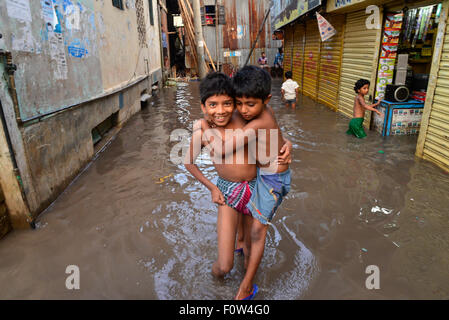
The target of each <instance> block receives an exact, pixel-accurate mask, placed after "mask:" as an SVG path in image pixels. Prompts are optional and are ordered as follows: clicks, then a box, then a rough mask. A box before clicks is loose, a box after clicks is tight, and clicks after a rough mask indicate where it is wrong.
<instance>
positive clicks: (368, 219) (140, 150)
mask: <svg viewBox="0 0 449 320" xmlns="http://www.w3.org/2000/svg"><path fill="white" fill-rule="evenodd" d="M280 84H281V83H280V82H279V81H275V82H274V84H273V99H272V103H271V105H272V106H273V108H274V110H275V111H276V116H277V119H278V122H279V124H280V126H281V128H282V130H283V132H284V133H285V135H287V136H288V137H289V138H290V139H291V141H292V142H293V145H294V151H293V163H292V165H291V168H292V170H293V177H292V190H291V192H290V194H289V195H288V196H287V199H286V200H285V202H284V203H283V205H282V207H281V208H280V210H279V211H278V212H277V214H276V216H275V219H274V221H273V226H272V227H270V228H269V231H268V237H267V243H266V250H265V255H264V258H263V260H262V263H261V266H260V269H259V271H258V274H257V277H256V283H257V284H258V285H259V287H260V291H259V294H258V295H257V297H256V299H267V300H269V299H448V298H449V281H448V279H449V232H448V227H449V209H448V208H449V197H448V195H449V175H448V174H446V173H444V172H443V171H442V170H441V169H439V168H438V167H436V166H435V165H433V164H431V163H429V162H425V161H421V160H419V159H417V158H415V157H414V151H415V145H416V137H407V136H404V137H389V138H382V137H380V136H379V135H378V134H377V133H375V132H372V131H370V132H368V137H367V138H366V139H364V140H358V139H356V138H354V137H350V136H347V135H346V134H345V131H346V128H347V124H348V119H346V118H344V117H343V116H341V115H339V114H337V113H334V112H332V111H330V110H329V109H328V108H326V107H324V106H322V105H319V104H317V103H315V102H313V101H311V100H310V99H308V98H303V97H301V98H300V99H299V107H298V108H297V110H296V111H292V110H286V109H285V108H284V107H283V106H282V105H281V101H280V96H279V88H280ZM198 102H199V98H198V83H189V84H185V83H182V84H180V85H179V86H177V87H171V88H165V89H163V90H161V92H160V93H159V94H158V95H157V96H156V97H153V99H152V100H151V102H150V104H149V106H148V107H147V108H145V109H143V110H142V111H141V112H139V113H138V114H136V115H135V116H133V118H132V119H131V120H130V121H129V122H128V123H127V124H126V125H125V126H124V128H123V129H122V130H121V131H120V132H119V133H118V134H117V135H116V137H115V139H114V140H113V141H112V142H111V143H110V145H109V146H108V147H107V148H106V149H105V150H104V151H103V152H101V153H100V154H99V155H98V157H97V158H96V159H95V160H93V161H92V162H91V164H90V165H89V166H88V167H87V168H86V169H85V170H84V172H83V173H82V174H81V175H80V176H79V177H78V178H77V179H76V180H75V181H74V182H73V183H72V184H71V185H70V186H69V187H68V188H67V190H66V191H65V192H64V193H63V194H62V195H61V196H60V197H59V198H58V199H57V200H56V201H55V202H54V203H53V204H52V205H51V206H50V207H49V208H48V209H47V210H46V211H45V212H44V213H43V214H41V215H40V216H39V217H38V219H37V229H36V230H24V231H14V232H12V233H10V234H9V235H7V236H6V237H5V238H4V239H3V240H2V241H0V288H1V290H0V298H1V299H15V298H24V299H36V298H37V299H40V298H42V299H54V298H61V299H80V298H83V299H231V298H232V297H233V296H234V294H235V292H236V290H237V288H238V285H239V281H240V280H241V279H242V277H243V266H242V264H243V260H242V258H241V257H236V260H235V266H234V269H233V270H232V271H231V272H230V274H229V275H227V276H226V278H225V280H224V281H218V280H216V279H214V278H213V276H212V275H211V273H210V268H211V264H212V263H213V261H214V260H215V258H216V256H217V250H216V248H217V239H216V229H215V228H216V213H217V208H216V206H215V205H214V204H213V203H211V201H210V195H209V193H208V192H207V189H206V188H205V187H203V186H202V185H201V184H200V183H198V182H197V181H196V180H195V179H193V177H192V176H190V175H189V173H188V172H187V171H186V170H185V168H184V167H183V166H182V165H175V164H173V163H172V162H170V161H169V154H170V150H171V148H172V147H173V146H174V144H175V143H176V142H170V141H169V136H170V134H171V132H172V131H173V130H174V129H179V128H186V129H191V126H192V121H193V120H196V119H198V118H199V117H200V116H201V114H200V108H199V103H198ZM380 150H381V151H384V153H383V154H382V153H379V151H380ZM199 165H200V167H201V168H202V170H204V172H205V173H206V175H207V176H208V177H209V178H210V179H213V180H214V181H216V178H217V176H216V173H215V172H214V170H213V167H212V166H211V165H210V161H209V160H208V159H207V157H203V158H202V160H201V161H199ZM161 178H162V179H161ZM68 265H77V266H78V267H79V269H80V289H79V290H67V289H66V287H65V281H66V278H67V277H68V276H69V275H68V274H66V273H65V271H66V267H67V266H68ZM370 265H375V266H377V267H378V268H379V271H380V289H377V290H376V289H373V290H368V289H367V288H366V286H365V282H366V279H367V277H368V276H369V274H367V273H366V268H367V267H368V266H370Z"/></svg>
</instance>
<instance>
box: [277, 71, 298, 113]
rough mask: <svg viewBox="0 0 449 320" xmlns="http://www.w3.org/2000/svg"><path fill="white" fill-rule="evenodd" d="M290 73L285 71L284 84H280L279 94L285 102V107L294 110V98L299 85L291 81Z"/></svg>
mask: <svg viewBox="0 0 449 320" xmlns="http://www.w3.org/2000/svg"><path fill="white" fill-rule="evenodd" d="M292 76H293V75H292V72H291V71H287V72H286V73H285V78H286V79H287V80H285V82H284V83H283V84H282V87H281V93H282V99H283V100H284V101H285V106H286V107H287V108H288V107H289V106H290V105H291V106H292V109H295V108H296V96H297V95H298V90H299V85H298V83H297V82H296V81H294V80H292Z"/></svg>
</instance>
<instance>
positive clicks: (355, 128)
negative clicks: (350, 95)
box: [346, 79, 381, 138]
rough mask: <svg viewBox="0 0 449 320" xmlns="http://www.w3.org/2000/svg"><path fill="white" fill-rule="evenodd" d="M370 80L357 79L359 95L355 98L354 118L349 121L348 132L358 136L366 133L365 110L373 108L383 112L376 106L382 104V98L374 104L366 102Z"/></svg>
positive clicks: (362, 136)
mask: <svg viewBox="0 0 449 320" xmlns="http://www.w3.org/2000/svg"><path fill="white" fill-rule="evenodd" d="M369 85H370V82H369V81H368V80H365V79H360V80H357V82H356V83H355V86H354V91H355V93H357V96H356V97H355V99H354V110H353V118H352V119H351V121H350V122H349V129H348V131H346V133H347V134H353V135H354V136H356V137H357V138H365V137H366V133H365V129H364V128H363V120H365V110H371V111H374V112H376V113H377V114H378V115H381V112H380V111H379V110H377V109H375V107H377V106H378V105H379V104H380V100H379V101H377V102H376V103H374V104H371V105H367V104H366V103H365V95H367V94H368V91H369Z"/></svg>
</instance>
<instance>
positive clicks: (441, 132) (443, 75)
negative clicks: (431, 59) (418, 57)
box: [423, 25, 449, 171]
mask: <svg viewBox="0 0 449 320" xmlns="http://www.w3.org/2000/svg"><path fill="white" fill-rule="evenodd" d="M425 134H426V135H425V142H424V149H423V158H424V159H428V160H430V161H432V162H435V163H436V164H438V165H439V166H441V167H443V168H444V169H446V170H448V171H449V25H447V26H446V33H445V36H444V42H443V48H442V53H441V60H440V68H439V70H438V77H437V81H436V86H435V93H434V96H433V101H432V106H431V111H430V117H429V122H428V126H427V132H426V133H425Z"/></svg>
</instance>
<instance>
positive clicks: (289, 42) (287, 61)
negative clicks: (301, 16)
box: [283, 26, 293, 72]
mask: <svg viewBox="0 0 449 320" xmlns="http://www.w3.org/2000/svg"><path fill="white" fill-rule="evenodd" d="M292 50H293V27H291V26H287V27H286V28H285V29H284V64H283V68H284V72H285V71H291V70H292Z"/></svg>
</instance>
